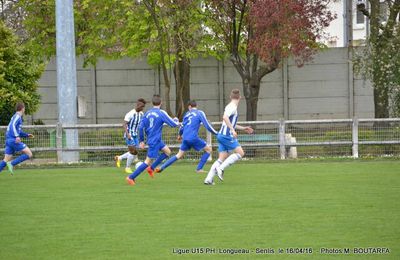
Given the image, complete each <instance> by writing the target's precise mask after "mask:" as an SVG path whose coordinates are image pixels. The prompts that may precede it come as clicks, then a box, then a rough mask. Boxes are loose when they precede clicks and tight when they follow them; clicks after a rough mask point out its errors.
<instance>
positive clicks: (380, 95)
mask: <svg viewBox="0 0 400 260" xmlns="http://www.w3.org/2000/svg"><path fill="white" fill-rule="evenodd" d="M374 107H375V118H389V96H388V91H387V90H386V89H384V87H379V86H376V85H375V83H374Z"/></svg>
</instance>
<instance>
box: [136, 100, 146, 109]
mask: <svg viewBox="0 0 400 260" xmlns="http://www.w3.org/2000/svg"><path fill="white" fill-rule="evenodd" d="M145 106H146V100H144V99H143V98H139V99H138V100H137V102H136V111H142V110H143V109H144V107H145Z"/></svg>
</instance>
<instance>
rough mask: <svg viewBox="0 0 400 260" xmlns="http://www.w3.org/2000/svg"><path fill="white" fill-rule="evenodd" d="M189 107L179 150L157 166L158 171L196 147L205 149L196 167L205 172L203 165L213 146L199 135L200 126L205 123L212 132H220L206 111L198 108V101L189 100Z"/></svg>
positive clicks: (180, 132) (182, 127)
mask: <svg viewBox="0 0 400 260" xmlns="http://www.w3.org/2000/svg"><path fill="white" fill-rule="evenodd" d="M188 109H189V111H188V112H186V114H185V116H184V117H183V123H182V126H181V128H180V129H179V136H178V140H182V144H181V147H180V149H179V152H178V153H177V154H176V155H175V156H172V157H171V158H169V159H168V160H167V161H166V162H165V163H164V164H163V165H161V167H160V168H156V172H162V171H163V170H165V169H166V168H167V167H169V166H170V165H171V164H173V163H174V162H176V161H177V160H179V159H181V158H182V157H183V155H184V154H185V152H187V151H189V150H190V149H191V148H193V149H195V150H196V151H201V150H204V153H203V155H202V156H201V159H200V162H199V164H198V165H197V169H196V171H197V172H198V173H200V172H204V171H203V167H204V165H205V164H206V162H207V159H208V158H209V157H210V154H211V152H212V148H211V146H209V145H207V143H206V142H205V141H204V140H203V139H201V138H200V137H199V128H200V126H201V124H203V125H204V127H205V128H206V129H207V130H208V131H209V132H210V133H212V134H214V135H217V134H218V132H217V131H215V130H214V128H213V127H212V126H211V124H210V123H209V122H208V120H207V117H206V115H205V114H204V112H203V111H201V110H198V109H197V103H196V101H194V100H191V101H189V103H188Z"/></svg>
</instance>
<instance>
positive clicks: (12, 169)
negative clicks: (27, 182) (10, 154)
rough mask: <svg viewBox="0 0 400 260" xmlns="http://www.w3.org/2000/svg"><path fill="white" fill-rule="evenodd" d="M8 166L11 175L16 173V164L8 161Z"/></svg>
mask: <svg viewBox="0 0 400 260" xmlns="http://www.w3.org/2000/svg"><path fill="white" fill-rule="evenodd" d="M7 168H8V171H9V172H10V173H11V175H14V166H13V165H12V164H11V162H7Z"/></svg>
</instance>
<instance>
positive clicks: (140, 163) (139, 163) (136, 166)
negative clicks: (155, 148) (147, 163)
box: [135, 162, 143, 169]
mask: <svg viewBox="0 0 400 260" xmlns="http://www.w3.org/2000/svg"><path fill="white" fill-rule="evenodd" d="M142 163H143V162H137V163H136V164H135V169H137V168H139V167H140V165H142Z"/></svg>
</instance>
